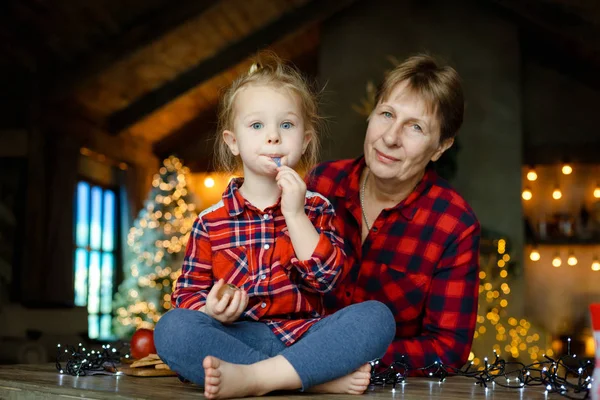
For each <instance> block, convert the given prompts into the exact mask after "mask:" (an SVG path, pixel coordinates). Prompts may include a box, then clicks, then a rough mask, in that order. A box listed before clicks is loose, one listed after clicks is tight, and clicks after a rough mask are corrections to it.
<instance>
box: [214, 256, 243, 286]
mask: <svg viewBox="0 0 600 400" xmlns="http://www.w3.org/2000/svg"><path fill="white" fill-rule="evenodd" d="M250 270H251V268H250V259H249V257H248V251H247V249H246V247H245V246H239V247H229V248H226V249H221V250H216V251H213V275H214V278H215V281H218V280H219V279H224V280H225V282H226V283H231V284H233V285H235V286H237V287H239V288H242V287H243V286H244V285H245V284H246V283H247V282H248V277H249V275H250Z"/></svg>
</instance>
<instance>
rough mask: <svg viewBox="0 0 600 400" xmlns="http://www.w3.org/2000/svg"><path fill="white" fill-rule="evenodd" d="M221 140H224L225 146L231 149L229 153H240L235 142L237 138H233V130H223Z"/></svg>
mask: <svg viewBox="0 0 600 400" xmlns="http://www.w3.org/2000/svg"><path fill="white" fill-rule="evenodd" d="M223 140H224V141H225V143H226V144H227V147H229V150H230V151H231V153H232V154H233V155H234V156H239V155H240V149H239V146H238V142H237V139H236V138H235V134H234V133H233V132H231V131H228V130H224V131H223Z"/></svg>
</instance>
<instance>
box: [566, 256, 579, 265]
mask: <svg viewBox="0 0 600 400" xmlns="http://www.w3.org/2000/svg"><path fill="white" fill-rule="evenodd" d="M567 264H569V265H571V266H573V265H577V257H575V254H572V253H571V254H569V258H567Z"/></svg>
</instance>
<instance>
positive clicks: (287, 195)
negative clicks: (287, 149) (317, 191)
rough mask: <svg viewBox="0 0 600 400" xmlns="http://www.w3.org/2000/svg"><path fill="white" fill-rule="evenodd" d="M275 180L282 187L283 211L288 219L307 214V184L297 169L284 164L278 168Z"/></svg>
mask: <svg viewBox="0 0 600 400" xmlns="http://www.w3.org/2000/svg"><path fill="white" fill-rule="evenodd" d="M277 171H278V172H277V176H276V177H275V180H276V181H277V185H278V186H279V187H280V188H281V213H282V214H283V216H284V217H285V219H286V220H287V219H288V218H293V217H296V216H298V215H306V213H305V211H304V202H305V200H306V184H305V183H304V180H303V179H302V178H301V177H300V175H298V173H297V172H296V171H294V170H293V169H291V168H290V167H288V166H285V165H282V166H281V167H279V168H277Z"/></svg>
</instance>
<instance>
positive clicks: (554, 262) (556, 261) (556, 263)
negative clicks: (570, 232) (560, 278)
mask: <svg viewBox="0 0 600 400" xmlns="http://www.w3.org/2000/svg"><path fill="white" fill-rule="evenodd" d="M561 265H562V260H561V259H560V256H555V257H554V258H553V259H552V266H554V267H556V268H558V267H560V266H561Z"/></svg>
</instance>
